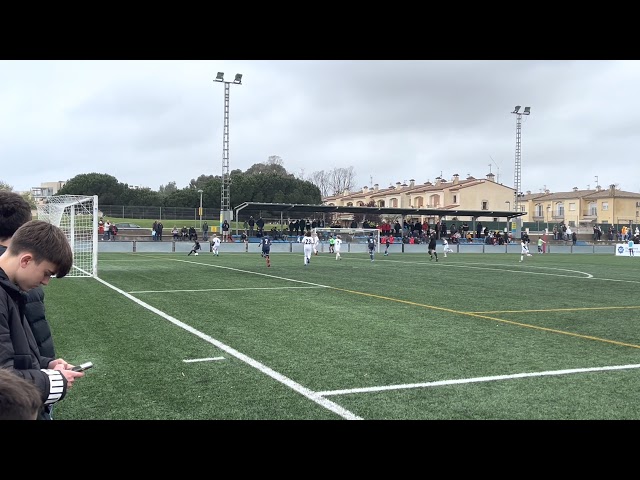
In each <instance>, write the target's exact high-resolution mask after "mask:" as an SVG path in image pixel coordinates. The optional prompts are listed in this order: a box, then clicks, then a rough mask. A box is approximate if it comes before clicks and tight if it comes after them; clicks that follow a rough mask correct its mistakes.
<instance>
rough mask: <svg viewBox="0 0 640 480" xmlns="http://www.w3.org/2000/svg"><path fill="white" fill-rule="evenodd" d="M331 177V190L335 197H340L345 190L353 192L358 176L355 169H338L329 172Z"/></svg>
mask: <svg viewBox="0 0 640 480" xmlns="http://www.w3.org/2000/svg"><path fill="white" fill-rule="evenodd" d="M329 177H330V179H329V188H330V190H332V191H333V194H334V195H340V194H342V193H343V192H344V191H345V190H349V191H350V192H351V191H353V190H354V188H355V186H356V174H355V172H354V171H353V167H349V168H337V167H336V168H334V169H333V170H331V172H329Z"/></svg>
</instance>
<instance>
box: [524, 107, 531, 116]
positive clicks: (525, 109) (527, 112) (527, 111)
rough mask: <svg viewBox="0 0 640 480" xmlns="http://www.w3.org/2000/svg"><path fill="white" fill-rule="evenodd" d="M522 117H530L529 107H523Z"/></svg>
mask: <svg viewBox="0 0 640 480" xmlns="http://www.w3.org/2000/svg"><path fill="white" fill-rule="evenodd" d="M522 114H523V115H531V107H524V112H523V113H522Z"/></svg>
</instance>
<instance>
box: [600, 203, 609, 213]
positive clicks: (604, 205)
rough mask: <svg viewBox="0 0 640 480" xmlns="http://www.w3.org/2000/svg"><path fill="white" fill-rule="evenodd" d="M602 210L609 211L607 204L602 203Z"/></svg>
mask: <svg viewBox="0 0 640 480" xmlns="http://www.w3.org/2000/svg"><path fill="white" fill-rule="evenodd" d="M602 210H603V211H604V210H609V202H602Z"/></svg>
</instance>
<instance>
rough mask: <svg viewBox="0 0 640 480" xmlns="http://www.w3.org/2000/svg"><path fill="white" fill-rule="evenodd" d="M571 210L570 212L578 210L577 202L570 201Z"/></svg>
mask: <svg viewBox="0 0 640 480" xmlns="http://www.w3.org/2000/svg"><path fill="white" fill-rule="evenodd" d="M569 211H570V212H575V211H576V204H575V203H570V204H569Z"/></svg>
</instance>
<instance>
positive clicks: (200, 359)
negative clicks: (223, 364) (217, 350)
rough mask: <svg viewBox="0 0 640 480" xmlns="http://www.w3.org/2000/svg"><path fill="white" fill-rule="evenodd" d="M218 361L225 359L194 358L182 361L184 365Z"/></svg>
mask: <svg viewBox="0 0 640 480" xmlns="http://www.w3.org/2000/svg"><path fill="white" fill-rule="evenodd" d="M216 360H224V357H210V358H192V359H190V360H182V361H183V362H184V363H193V362H212V361H216Z"/></svg>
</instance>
